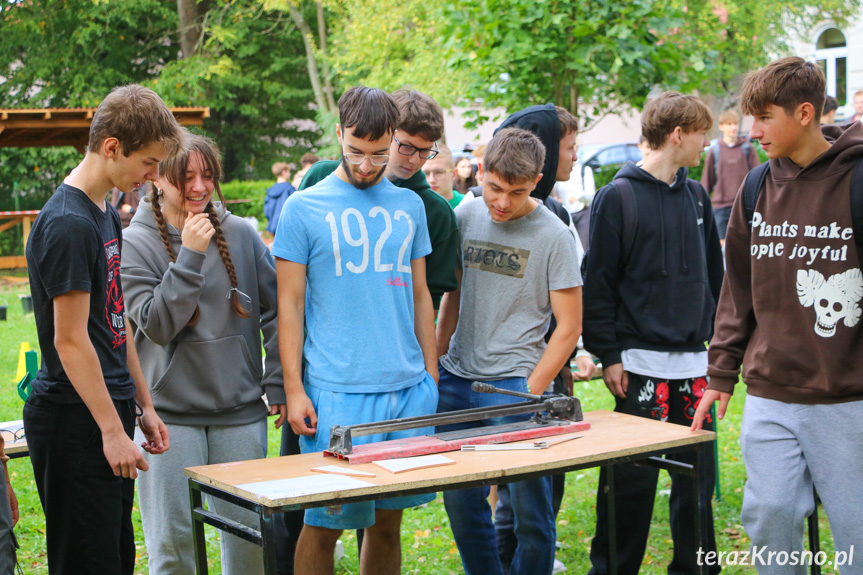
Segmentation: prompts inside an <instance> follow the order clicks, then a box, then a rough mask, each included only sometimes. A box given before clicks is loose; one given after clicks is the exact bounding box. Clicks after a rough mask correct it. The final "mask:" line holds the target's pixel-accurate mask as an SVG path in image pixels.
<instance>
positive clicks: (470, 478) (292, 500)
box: [186, 411, 715, 575]
mask: <svg viewBox="0 0 863 575" xmlns="http://www.w3.org/2000/svg"><path fill="white" fill-rule="evenodd" d="M584 419H585V421H588V422H590V424H591V428H590V429H589V430H587V431H583V432H580V433H582V434H583V435H584V437H582V438H581V439H577V440H575V441H569V442H566V443H561V444H560V445H556V446H552V447H551V448H549V449H543V450H538V451H530V452H519V456H518V457H513V456H512V453H511V452H507V451H497V452H495V451H483V452H461V451H453V452H448V453H446V456H447V457H450V458H451V459H454V460H455V461H456V462H457V463H456V464H455V465H446V466H443V467H433V468H427V469H421V470H415V471H410V472H406V473H399V474H390V473H388V472H386V471H384V470H382V469H381V468H379V467H377V466H375V465H372V464H361V465H351V466H349V464H348V463H346V462H344V461H339V460H337V459H335V458H333V457H327V458H324V457H323V456H322V454H321V453H308V454H303V455H289V456H285V457H277V458H269V459H257V460H253V461H244V462H240V463H226V464H220V465H204V466H200V467H190V468H187V469H186V475H187V476H188V478H189V493H190V503H191V510H192V532H193V536H194V540H195V561H196V566H197V573H198V575H207V573H208V572H209V571H208V567H207V553H206V549H205V546H204V524H205V523H206V524H208V525H212V526H214V527H216V528H218V529H221V530H223V531H225V532H228V533H231V534H233V535H236V536H238V537H241V538H243V539H245V540H247V541H251V542H253V543H256V544H257V545H260V546H261V547H262V551H263V554H264V573H265V574H266V575H274V574H275V573H276V550H275V543H276V542H275V531H274V525H273V515H274V514H275V513H279V512H282V511H290V510H296V509H306V508H309V507H324V506H327V505H334V504H342V503H352V502H358V501H369V500H373V499H383V498H387V497H394V496H403V495H415V494H420V493H432V492H436V491H444V490H446V489H460V488H465V487H475V486H480V485H493V484H497V483H503V482H511V481H518V480H520V479H528V478H530V477H536V476H541V475H551V474H554V473H559V472H562V471H574V470H577V469H585V468H589V467H599V466H609V467H608V473H609V484H610V485H613V482H612V479H613V477H612V476H611V474H612V473H613V468H612V467H610V466H611V465H612V464H615V463H623V462H627V461H635V460H644V461H645V462H646V463H649V464H654V465H657V466H659V467H662V468H665V469H671V468H673V470H675V471H678V472H682V473H687V474H689V475H697V474H698V473H699V469H697V468H696V467H695V466H689V465H684V464H680V463H677V462H673V461H669V460H665V459H661V458H658V457H656V456H658V455H660V454H662V453H666V452H669V451H678V450H693V451H695V452H696V453H697V452H698V451H699V450H700V448H701V447H702V446H703V445H704V444H705V443H707V442H710V441H713V440H714V438H715V434H714V433H713V432H711V431H695V432H693V431H690V430H689V428H688V427H684V426H681V425H673V424H669V423H660V422H658V421H653V420H649V419H644V418H639V417H635V416H631V415H624V414H620V413H614V412H610V411H591V412H588V413H585V414H584ZM321 465H338V466H342V467H345V468H348V467H350V469H356V470H360V471H369V472H371V473H374V474H375V477H362V478H361V479H362V480H363V481H368V482H369V483H372V484H373V485H372V486H371V487H363V488H359V489H351V490H342V491H334V492H328V493H319V494H313V495H303V496H298V497H287V498H283V499H269V498H267V497H265V496H261V495H258V494H256V493H254V492H252V491H248V490H246V489H244V488H242V487H239V486H240V485H244V484H247V483H254V482H262V481H272V480H276V479H287V478H294V477H302V476H308V475H317V474H316V473H314V472H310V471H309V470H310V469H311V468H312V467H318V466H321ZM203 494H207V495H209V496H211V497H216V498H219V499H223V500H225V501H228V502H231V503H233V504H235V505H237V506H239V507H242V508H245V509H249V510H252V511H254V512H255V513H257V514H258V516H259V517H260V531H257V530H255V529H252V528H249V527H247V526H245V525H242V524H239V523H236V522H234V521H232V520H230V519H227V518H225V517H221V516H219V515H217V514H215V513H213V512H210V511H208V510H206V509H204V506H203ZM608 496H609V502H610V503H611V502H612V501H613V499H612V498H613V496H614V493H613V490H611V489H610V490H609V494H608ZM610 511H611V514H612V520H611V521H610V525H609V530H610V532H611V534H612V541H611V543H612V544H611V547H612V549H611V555H612V556H614V555H615V549H614V547H615V542H614V537H613V534H614V532H615V531H614V528H615V525H614V520H613V515H614V507H613V504H612V505H611V506H610ZM695 514H696V525H701V522H700V521H698V519H700V514H701V510H700V505H697V506H696V510H695ZM702 535H703V534H701V533H698V535H697V545H698V546H700V545H701V541H702V540H703V537H702ZM611 565H612V570H613V572H614V571H616V565H614V563H613V562H612V563H611ZM704 569H705V570H704V572H705V573H706V568H704Z"/></svg>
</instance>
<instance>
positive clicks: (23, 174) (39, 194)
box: [0, 147, 81, 256]
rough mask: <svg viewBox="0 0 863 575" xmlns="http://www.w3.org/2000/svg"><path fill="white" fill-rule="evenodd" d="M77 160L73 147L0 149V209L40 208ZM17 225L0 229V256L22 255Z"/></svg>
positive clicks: (78, 157)
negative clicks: (0, 230)
mask: <svg viewBox="0 0 863 575" xmlns="http://www.w3.org/2000/svg"><path fill="white" fill-rule="evenodd" d="M80 160H81V154H79V153H78V152H77V151H76V150H75V149H74V148H68V147H67V148H20V149H19V148H0V211H4V212H5V211H12V210H40V209H42V206H44V205H45V202H47V201H48V198H50V197H51V195H52V194H53V193H54V190H56V189H57V186H59V185H60V184H61V183H62V182H63V178H65V177H66V175H67V174H68V173H69V172H70V171H71V170H72V168H74V167H75V165H76V164H77V163H78V162H79V161H80ZM23 254H24V242H23V238H22V236H21V228H20V226H16V227H15V228H13V229H10V230H6V231H5V232H0V256H11V255H23Z"/></svg>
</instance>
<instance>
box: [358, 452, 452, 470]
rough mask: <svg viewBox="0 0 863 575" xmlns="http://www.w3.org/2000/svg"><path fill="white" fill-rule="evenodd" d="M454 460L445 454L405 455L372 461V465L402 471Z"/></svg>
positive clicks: (435, 465)
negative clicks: (400, 457) (398, 457)
mask: <svg viewBox="0 0 863 575" xmlns="http://www.w3.org/2000/svg"><path fill="white" fill-rule="evenodd" d="M453 463H455V461H454V460H452V459H450V458H449V457H446V456H444V455H421V456H420V457H404V458H402V459H384V460H381V461H372V465H377V466H378V467H382V468H384V469H386V470H387V471H389V472H391V473H402V472H404V471H413V470H414V469H423V468H425V467H438V466H440V465H452V464H453Z"/></svg>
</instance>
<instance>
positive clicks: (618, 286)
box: [584, 164, 724, 366]
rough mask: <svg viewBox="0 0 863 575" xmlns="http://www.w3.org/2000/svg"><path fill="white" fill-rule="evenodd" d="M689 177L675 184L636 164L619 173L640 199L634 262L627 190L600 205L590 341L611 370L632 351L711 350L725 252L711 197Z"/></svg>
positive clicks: (590, 286) (594, 229)
mask: <svg viewBox="0 0 863 575" xmlns="http://www.w3.org/2000/svg"><path fill="white" fill-rule="evenodd" d="M686 176H687V169H686V168H681V169H680V170H678V172H677V178H676V180H675V182H674V184H673V185H671V186H669V185H668V184H666V183H665V182H661V181H659V180H657V179H656V178H654V177H653V176H652V175H650V174H649V173H647V172H645V171H644V170H642V169H641V168H639V167H637V166H635V164H627V165H626V166H624V167H623V168H622V169H621V170H620V171H619V172H618V173H617V176H615V178H627V180H628V181H629V183H630V185H631V187H632V190H633V194H634V196H635V204H636V209H635V213H636V217H635V221H634V222H632V224H633V225H636V226H637V228H636V232H635V236H634V240H633V242H632V245H631V246H630V247H631V249H630V251H629V255H628V257H627V255H626V251H627V250H626V248H625V247H624V246H622V243H623V240H622V234H621V230H622V227H623V221H622V220H623V216H622V212H621V202H620V193H619V191H618V190H617V188H615V187H614V186H612V185H607V186H605V187H604V188H602V189H601V190H600V191H599V192H598V193H597V194H596V198H595V199H594V201H593V207H592V213H591V225H590V230H591V231H590V251H589V252H588V256H587V274H586V277H587V280H586V283H585V289H584V343H585V347H586V348H587V349H588V350H589V351H590V352H592V353H594V354H596V355H597V356H599V358H600V360H602V363H603V365H605V366H609V365H614V364H616V363H620V352H621V351H622V350H624V349H648V350H655V351H704V349H705V348H704V344H705V342H707V341H708V340H709V339H710V337H711V335H712V329H713V315H714V311H715V310H716V302H717V301H718V299H719V290H720V287H721V285H722V276H723V273H724V266H723V263H722V250H721V248H720V245H719V235H718V232H717V229H716V224H715V222H714V219H713V210H712V207H711V205H710V197H709V196H708V195H707V192H705V191H704V188H703V187H702V186H701V184H700V183H698V182H696V181H695V180H688V179H687V177H686ZM624 260H625V261H624Z"/></svg>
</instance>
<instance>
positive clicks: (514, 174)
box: [437, 128, 581, 575]
mask: <svg viewBox="0 0 863 575" xmlns="http://www.w3.org/2000/svg"><path fill="white" fill-rule="evenodd" d="M545 153H546V150H545V146H543V144H542V142H541V141H540V139H539V138H538V137H537V136H536V135H535V134H533V133H532V132H529V131H527V130H523V129H520V128H506V129H503V130H500V131H499V132H498V133H497V134H496V135H495V137H494V138H493V139H492V141H491V142H490V143H489V145H488V147H487V148H486V151H485V155H484V156H483V163H482V164H480V166H481V168H480V169H481V170H482V171H481V174H482V175H483V184H482V200H481V201H480V200H474V201H471V202H467V203H462V204H460V205H459V207H458V208H456V211H455V213H456V217H457V218H458V227H459V233H460V235H461V247H462V258H461V259H462V261H461V267H462V270H461V273H460V274H459V276H460V279H459V288H458V289H457V290H455V291H453V292H451V293H448V294H446V295H445V296H444V298H443V301H442V302H441V312H440V316H439V318H438V325H437V335H438V338H437V342H438V351H439V352H440V354H441V355H442V357H441V360H440V366H441V369H440V372H441V379H440V388H439V389H440V404H439V406H438V411H439V412H446V411H454V410H459V409H468V408H473V407H485V406H490V405H497V404H501V403H514V402H516V401H519V400H518V399H517V398H513V397H511V396H507V395H502V394H483V393H477V392H474V391H472V390H471V384H472V383H473V382H474V381H488V382H491V383H493V384H494V385H495V386H497V387H500V388H503V389H508V390H510V391H518V392H522V393H524V392H527V393H533V394H537V395H541V394H542V393H543V392H544V391H545V390H546V388H548V387H549V386H550V384H551V382H552V380H553V379H554V378H555V376H556V375H557V374H558V373H560V370H561V368H562V367H563V366H564V365H565V364H566V363H567V362H568V361H569V356H570V355H571V354H572V350H573V349H575V346H576V344H577V343H578V337H579V335H580V334H581V275H580V274H579V271H578V268H577V266H575V265H574V262H575V261H577V256H576V243H575V235H574V234H573V232H572V231H571V230H570V229H569V228H568V227H566V225H565V224H563V223H562V222H561V221H560V219H558V217H557V216H556V215H555V214H554V213H552V212H551V211H550V210H548V209H546V208H545V207H544V206H543V205H542V203H541V202H540V201H539V200H537V199H535V198H532V197H531V192H532V191H533V189H534V188H535V187H536V185H537V183H538V182H539V181H540V179H541V178H542V173H541V170H542V167H543V163H544V160H545ZM552 312H554V317H555V319H556V320H557V329H555V331H554V333H553V334H552V336H551V338H550V339H549V341H548V344H547V345H546V342H545V334H546V332H547V331H548V325H549V322H550V321H551V315H552ZM523 419H527V416H512V417H502V418H494V419H488V420H484V421H482V422H469V423H464V424H453V425H447V426H442V427H440V428H438V431H439V432H444V431H456V430H460V429H467V428H471V427H479V426H482V425H495V424H502V423H510V422H513V421H520V420H523ZM488 492H489V488H488V487H474V488H469V489H459V490H454V491H447V492H445V493H444V503H445V505H446V510H447V515H449V518H450V525H451V527H452V532H453V535H454V537H455V540H456V544H457V545H458V549H459V552H460V553H461V558H462V565H463V567H464V570H465V572H466V573H468V574H469V575H476V574H480V573H483V574H492V575H495V574H500V575H502V574H503V573H504V568H503V566H502V564H501V560H500V558H499V555H498V543H497V535H496V534H495V527H494V524H493V523H492V521H491V508H490V506H489V504H488V502H487V501H486V497H487V496H488ZM509 495H510V502H511V505H512V513H513V515H514V518H515V520H514V526H515V537H516V539H517V541H518V543H517V545H516V550H515V554H514V556H513V558H512V563H511V564H510V566H509V569H508V572H509V573H511V574H513V575H518V574H521V573H524V574H528V573H530V574H533V573H551V571H552V567H553V565H554V547H555V539H556V537H555V535H556V533H555V523H554V510H553V507H552V498H551V477H538V478H535V479H528V480H524V481H516V482H514V483H510V484H509Z"/></svg>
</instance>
